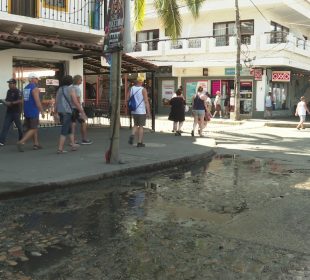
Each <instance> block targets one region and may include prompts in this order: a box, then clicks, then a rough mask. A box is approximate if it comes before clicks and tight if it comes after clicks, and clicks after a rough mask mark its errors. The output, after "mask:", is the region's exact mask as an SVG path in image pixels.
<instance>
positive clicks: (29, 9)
mask: <svg viewBox="0 0 310 280" xmlns="http://www.w3.org/2000/svg"><path fill="white" fill-rule="evenodd" d="M9 11H10V13H12V14H15V15H20V16H26V17H36V16H37V13H38V9H37V2H36V0H30V1H25V0H11V2H9Z"/></svg>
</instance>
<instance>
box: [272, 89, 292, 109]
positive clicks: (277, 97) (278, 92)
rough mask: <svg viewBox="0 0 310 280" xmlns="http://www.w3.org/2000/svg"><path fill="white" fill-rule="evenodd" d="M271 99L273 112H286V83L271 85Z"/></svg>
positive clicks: (287, 105)
mask: <svg viewBox="0 0 310 280" xmlns="http://www.w3.org/2000/svg"><path fill="white" fill-rule="evenodd" d="M271 89H272V90H271V92H272V97H273V101H274V109H275V110H286V109H288V107H289V104H288V101H289V100H288V84H287V83H272V86H271Z"/></svg>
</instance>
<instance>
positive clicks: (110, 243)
mask: <svg viewBox="0 0 310 280" xmlns="http://www.w3.org/2000/svg"><path fill="white" fill-rule="evenodd" d="M283 174H285V175H287V174H288V172H286V171H285V168H284V167H283V166H281V165H279V164H278V163H275V162H274V161H264V160H261V159H244V158H238V157H236V156H234V155H221V156H218V157H216V158H215V159H214V160H212V161H211V162H208V161H201V162H197V163H195V164H191V165H187V166H179V167H177V168H171V169H168V170H165V171H161V172H155V173H152V174H145V175H144V176H141V177H139V178H127V179H128V181H129V183H127V184H126V188H124V187H123V186H122V185H121V184H119V182H115V180H114V181H112V180H111V181H108V182H107V181H105V182H104V183H100V182H98V184H91V185H89V186H88V187H87V189H86V188H85V186H82V187H81V188H76V189H75V190H74V191H57V192H54V193H51V194H42V195H38V196H35V197H33V198H29V197H28V198H27V199H26V198H25V199H19V200H18V203H15V202H14V201H13V202H9V201H8V202H6V205H4V204H3V205H2V207H8V208H10V209H11V211H12V213H13V214H12V215H11V217H10V216H4V215H3V214H0V215H1V218H3V223H2V224H1V225H2V228H5V231H3V232H0V240H1V238H2V240H3V239H4V238H5V236H10V238H11V239H13V242H12V240H11V241H10V242H11V243H10V244H14V242H15V243H16V244H20V245H21V246H22V249H23V251H25V255H26V256H29V254H30V253H31V252H33V251H38V252H40V253H42V256H41V257H40V261H33V258H30V260H29V261H26V262H21V261H20V260H18V259H17V260H18V262H19V265H18V267H17V269H16V270H15V272H17V271H20V270H21V271H23V272H24V273H25V274H27V275H30V276H32V277H33V278H34V279H40V280H41V279H42V280H44V279H58V278H57V277H58V276H57V275H59V271H61V272H62V273H61V275H62V276H61V277H62V278H59V279H75V280H79V279H109V280H110V279H237V278H234V277H238V272H236V270H235V271H234V272H233V274H232V276H231V274H230V273H231V271H232V270H231V266H232V265H233V263H234V261H235V259H236V258H240V256H241V257H244V258H245V259H246V261H249V260H250V259H251V258H250V257H249V256H251V254H253V250H252V249H249V250H247V249H246V247H245V246H241V242H240V241H234V240H223V237H221V233H220V231H219V230H220V228H221V226H222V225H224V224H226V223H229V222H231V221H232V220H233V219H234V218H235V217H236V216H238V215H242V213H243V212H244V211H251V210H252V209H255V208H257V207H258V205H262V204H264V203H266V202H268V201H270V200H272V199H274V198H275V197H280V196H282V197H283V196H284V195H286V194H287V193H289V192H291V191H293V190H294V189H292V188H290V187H291V186H296V187H297V186H301V182H300V181H301V180H302V176H301V175H300V174H297V175H296V174H294V173H289V174H290V176H283ZM262 178H264V179H263V180H262ZM107 184H109V186H108V187H107ZM0 212H1V211H0ZM2 213H4V212H2ZM20 213H23V215H20ZM10 219H12V220H10ZM12 223H17V224H18V225H19V226H18V227H12V226H10V224H12ZM31 231H36V232H37V233H38V234H37V235H36V236H37V237H35V236H34V237H27V236H28V234H29V232H31ZM32 235H33V234H32ZM29 236H31V234H29ZM14 239H15V240H14ZM52 241H53V242H52ZM2 243H3V244H6V243H5V242H2ZM3 244H2V245H1V244H0V252H1V250H5V248H4V246H5V245H3ZM223 244H225V246H224V245H223ZM253 246H254V245H253ZM219 247H221V248H224V249H226V248H231V249H230V251H227V252H230V253H229V254H228V253H227V252H226V251H225V250H222V249H221V250H222V251H221V252H219V250H218V248H219ZM254 251H255V252H256V250H254ZM223 252H226V253H227V255H226V256H225V257H226V259H225V262H223V260H222V259H221V258H222V257H223V254H224V253H223ZM257 254H258V253H257ZM264 257H265V258H266V259H268V256H262V258H264ZM242 261H244V260H240V262H242ZM253 262H254V261H253ZM260 262H262V261H260ZM68 265H69V266H68ZM255 265H260V264H259V262H258V263H255ZM68 267H69V268H68ZM55 268H57V269H56V270H55ZM219 268H221V273H220V274H218V271H217V270H218V269H219ZM53 270H55V271H53ZM56 271H57V273H58V274H56ZM88 271H92V272H93V273H94V274H91V275H90V274H89V272H88ZM53 273H54V274H53ZM87 273H88V274H87ZM96 273H97V274H96ZM253 273H254V272H253ZM47 275H49V276H47ZM253 275H255V273H254V274H253ZM257 275H258V274H257ZM0 276H1V274H0ZM53 277H54V278H53ZM225 277H226V278H225ZM227 277H228V278H227ZM231 277H233V278H231ZM0 278H1V277H0ZM252 278H253V277H252ZM252 278H251V277H249V278H247V279H252ZM253 279H254V278H253Z"/></svg>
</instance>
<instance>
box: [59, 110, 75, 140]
mask: <svg viewBox="0 0 310 280" xmlns="http://www.w3.org/2000/svg"><path fill="white" fill-rule="evenodd" d="M59 118H60V123H61V125H62V126H61V131H60V134H61V135H63V136H67V135H69V134H71V133H72V128H71V124H72V114H70V113H59Z"/></svg>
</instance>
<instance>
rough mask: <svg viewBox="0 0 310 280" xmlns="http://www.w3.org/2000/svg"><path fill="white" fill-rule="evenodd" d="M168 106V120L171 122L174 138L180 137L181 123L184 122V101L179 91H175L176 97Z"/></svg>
mask: <svg viewBox="0 0 310 280" xmlns="http://www.w3.org/2000/svg"><path fill="white" fill-rule="evenodd" d="M169 104H170V105H171V109H170V113H169V117H168V119H169V120H170V121H173V131H174V132H175V136H181V133H182V126H183V122H184V121H185V100H184V97H183V95H182V90H181V89H178V90H177V91H176V96H175V97H173V98H172V99H171V100H170V101H169Z"/></svg>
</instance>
